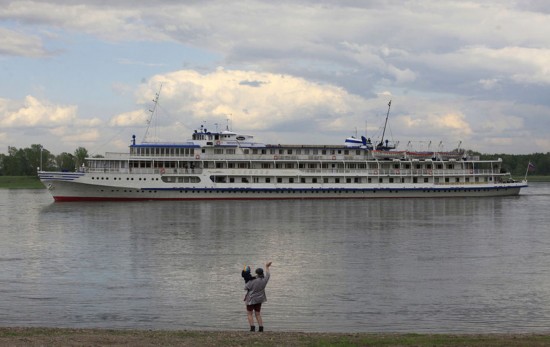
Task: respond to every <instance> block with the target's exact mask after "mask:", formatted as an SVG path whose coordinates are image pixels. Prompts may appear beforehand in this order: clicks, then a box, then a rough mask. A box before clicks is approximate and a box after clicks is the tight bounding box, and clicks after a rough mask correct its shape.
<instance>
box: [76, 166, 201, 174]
mask: <svg viewBox="0 0 550 347" xmlns="http://www.w3.org/2000/svg"><path fill="white" fill-rule="evenodd" d="M85 171H86V172H90V173H117V174H135V175H153V174H157V175H181V174H201V173H202V171H203V169H201V168H187V169H186V168H154V169H152V168H130V169H128V168H86V169H85Z"/></svg>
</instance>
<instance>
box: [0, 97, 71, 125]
mask: <svg viewBox="0 0 550 347" xmlns="http://www.w3.org/2000/svg"><path fill="white" fill-rule="evenodd" d="M0 104H2V106H0V111H2V113H1V114H0V125H1V126H2V127H5V128H18V127H34V126H41V127H54V126H57V125H60V124H67V123H71V122H73V121H74V120H75V118H76V111H77V107H76V106H59V105H55V104H52V103H50V102H48V101H44V100H39V99H37V98H35V97H33V96H30V95H29V96H27V97H26V98H25V100H24V101H23V102H22V103H21V102H17V101H10V100H6V99H4V100H2V101H0Z"/></svg>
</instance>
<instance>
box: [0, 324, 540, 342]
mask: <svg viewBox="0 0 550 347" xmlns="http://www.w3.org/2000/svg"><path fill="white" fill-rule="evenodd" d="M0 345H1V346H5V345H9V346H28V345H57V346H67V345H71V346H75V345H76V346H82V345H85V346H95V345H131V346H174V345H177V346H221V345H223V346H331V345H338V346H548V345H550V332H549V333H546V334H537V333H525V334H522V333H514V334H502V333H488V334H450V333H449V334H416V333H321V332H315V333H309V332H282V331H272V332H271V331H266V332H263V333H259V332H255V333H252V332H249V331H244V330H242V331H203V330H201V331H199V330H197V331H195V330H138V329H128V330H126V329H77V328H41V327H0Z"/></svg>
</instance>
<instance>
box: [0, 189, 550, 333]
mask: <svg viewBox="0 0 550 347" xmlns="http://www.w3.org/2000/svg"><path fill="white" fill-rule="evenodd" d="M548 206H550V184H548V183H532V184H531V185H530V187H529V188H527V189H524V190H522V193H521V195H520V196H517V197H505V198H450V199H447V198H439V199H381V200H324V201H308V200H305V201H201V202H158V201H157V202H133V203H121V202H116V203H97V202H96V203H54V202H53V199H52V198H51V197H50V196H49V194H48V192H47V191H46V190H0V237H1V239H0V240H1V242H0V266H1V269H2V270H1V271H0V298H1V299H0V325H1V326H48V327H76V328H87V327H99V328H122V329H124V328H139V329H191V330H193V329H203V330H246V329H247V322H246V314H245V310H244V304H243V301H242V300H243V296H244V290H243V286H244V282H243V280H242V278H241V277H240V271H241V269H242V266H243V264H250V265H251V266H252V267H253V268H254V267H257V266H261V265H262V264H263V263H265V262H266V261H268V260H271V261H273V266H272V269H271V273H272V277H271V280H270V282H269V285H268V288H267V295H268V302H267V303H265V304H264V306H263V310H262V311H263V318H264V324H265V326H266V329H267V330H278V331H281V330H285V331H287V330H288V331H334V332H419V333H437V332H465V333H478V332H481V333H487V332H548V331H549V327H550V265H549V264H550V228H548V225H550V211H549V210H548Z"/></svg>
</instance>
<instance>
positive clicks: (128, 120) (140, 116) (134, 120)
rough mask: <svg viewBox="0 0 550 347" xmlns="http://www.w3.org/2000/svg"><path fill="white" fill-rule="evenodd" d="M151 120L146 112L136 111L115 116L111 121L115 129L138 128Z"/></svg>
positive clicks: (110, 123)
mask: <svg viewBox="0 0 550 347" xmlns="http://www.w3.org/2000/svg"><path fill="white" fill-rule="evenodd" d="M148 119H149V114H147V113H146V112H145V111H144V110H136V111H130V112H124V113H121V114H119V115H116V116H114V117H113V118H111V120H110V121H109V125H110V126H115V127H127V126H137V125H141V126H143V125H145V124H146V122H147V120H148Z"/></svg>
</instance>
